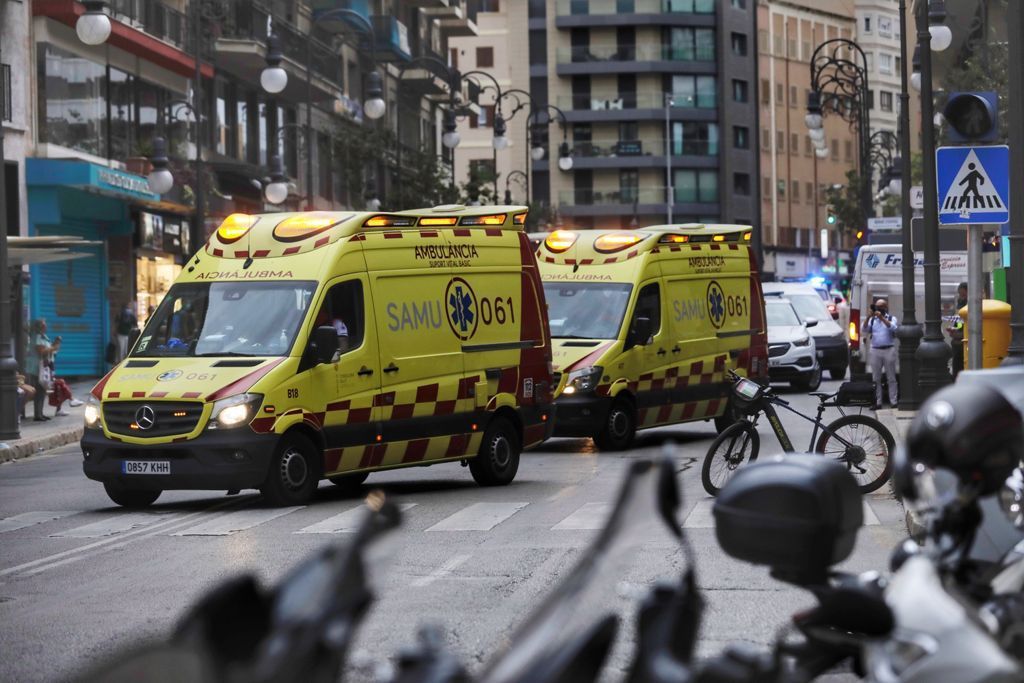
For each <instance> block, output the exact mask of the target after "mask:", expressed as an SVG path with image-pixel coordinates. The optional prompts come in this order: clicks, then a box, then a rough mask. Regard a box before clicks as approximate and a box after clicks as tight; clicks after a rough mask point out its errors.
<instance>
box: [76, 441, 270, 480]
mask: <svg viewBox="0 0 1024 683" xmlns="http://www.w3.org/2000/svg"><path fill="white" fill-rule="evenodd" d="M276 445H277V436H276V435H274V434H256V433H255V432H253V431H251V430H249V429H247V428H244V427H243V428H240V429H227V430H223V431H207V432H203V433H202V434H200V435H199V436H198V437H196V438H195V439H190V440H188V441H182V442H180V443H164V444H152V445H148V444H129V443H123V442H119V441H113V440H111V439H108V438H107V437H105V436H104V435H103V432H102V431H101V430H98V429H86V430H85V434H84V436H83V437H82V441H81V446H82V458H83V459H82V469H83V471H84V472H85V476H87V477H88V478H90V479H94V480H96V481H100V482H104V483H112V482H117V483H120V484H127V485H130V486H131V487H132V488H138V489H159V490H162V491H167V490H174V489H199V490H233V489H251V488H259V486H260V485H261V484H262V483H263V480H264V479H265V478H266V476H267V468H268V467H269V466H270V459H271V456H272V455H273V453H274V449H275V447H276ZM125 462H133V463H138V462H151V463H167V464H168V465H169V467H167V466H165V465H163V464H161V466H160V469H169V470H170V471H169V472H168V473H167V474H127V473H125V470H126V469H137V467H133V468H126V467H125V465H124V463H125Z"/></svg>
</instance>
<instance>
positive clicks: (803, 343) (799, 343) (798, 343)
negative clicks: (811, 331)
mask: <svg viewBox="0 0 1024 683" xmlns="http://www.w3.org/2000/svg"><path fill="white" fill-rule="evenodd" d="M810 345H811V338H810V337H804V338H803V339H798V340H796V341H795V342H793V346H810Z"/></svg>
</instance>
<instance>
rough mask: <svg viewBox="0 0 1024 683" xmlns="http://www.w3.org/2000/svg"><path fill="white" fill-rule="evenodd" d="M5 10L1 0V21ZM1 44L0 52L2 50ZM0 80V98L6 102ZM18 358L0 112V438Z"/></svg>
mask: <svg viewBox="0 0 1024 683" xmlns="http://www.w3.org/2000/svg"><path fill="white" fill-rule="evenodd" d="M6 10H7V2H6V0H0V25H3V23H4V22H3V21H2V19H3V15H4V14H5V12H6ZM2 53H3V52H2V45H0V54H2ZM5 95H6V93H4V84H3V81H2V80H0V102H6V101H7V99H6V96H5ZM17 373H18V361H17V360H16V359H15V357H14V348H13V346H12V344H11V272H10V269H9V268H8V264H7V166H6V161H5V158H4V126H3V116H2V115H0V441H14V440H16V439H19V438H21V434H20V432H19V430H18V377H17Z"/></svg>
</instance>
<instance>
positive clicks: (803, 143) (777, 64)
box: [757, 0, 858, 278]
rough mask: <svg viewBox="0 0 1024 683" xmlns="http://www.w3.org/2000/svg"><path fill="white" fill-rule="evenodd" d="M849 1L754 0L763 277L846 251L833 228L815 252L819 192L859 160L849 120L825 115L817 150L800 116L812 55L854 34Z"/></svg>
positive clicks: (803, 270)
mask: <svg viewBox="0 0 1024 683" xmlns="http://www.w3.org/2000/svg"><path fill="white" fill-rule="evenodd" d="M854 9H855V8H854V3H853V0H813V1H812V0H786V1H778V2H776V1H775V0H760V2H758V8H757V10H758V46H757V47H758V63H759V78H760V87H759V88H758V103H759V105H760V129H761V134H760V145H761V179H760V182H761V226H762V244H763V245H764V252H765V261H764V271H765V273H766V274H767V276H768V277H771V276H775V277H777V278H784V277H804V276H807V275H809V274H812V273H817V272H820V271H821V268H822V267H823V266H831V267H833V268H834V267H835V266H836V263H837V262H838V261H839V260H845V259H843V257H844V256H847V257H848V252H845V251H842V249H841V247H849V246H851V245H850V244H849V242H847V243H846V244H840V243H839V239H840V236H839V234H838V231H833V232H832V233H831V234H830V244H829V247H830V254H829V257H828V258H826V259H822V258H821V253H820V252H821V249H820V240H821V237H820V230H821V229H822V228H825V227H826V226H827V223H826V218H827V206H826V201H825V191H826V189H827V188H828V187H830V186H832V185H837V184H841V185H845V184H846V183H847V178H846V173H847V172H848V171H849V170H851V169H854V168H856V167H857V163H858V159H857V157H858V151H857V150H858V146H857V135H856V130H855V128H854V127H851V126H850V124H849V123H848V122H847V121H844V120H843V119H842V118H841V117H840V116H838V115H837V114H835V113H831V114H827V115H826V116H825V119H824V127H825V139H826V143H827V149H826V150H825V153H823V154H822V155H821V156H819V155H818V154H816V153H815V148H814V144H813V142H812V140H811V137H810V134H809V131H808V129H807V125H806V124H805V122H804V117H805V115H806V113H807V96H808V94H809V92H810V90H811V76H810V62H811V58H812V55H813V54H814V51H815V50H816V49H817V48H818V46H819V45H821V44H822V43H824V42H825V41H828V40H832V39H835V38H845V39H848V40H854V39H855V38H856V15H855V12H854Z"/></svg>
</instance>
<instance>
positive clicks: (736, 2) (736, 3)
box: [732, 0, 747, 9]
mask: <svg viewBox="0 0 1024 683" xmlns="http://www.w3.org/2000/svg"><path fill="white" fill-rule="evenodd" d="M732 6H733V8H735V9H747V0H732Z"/></svg>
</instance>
